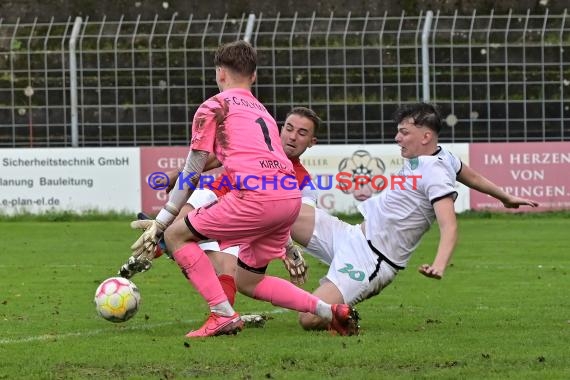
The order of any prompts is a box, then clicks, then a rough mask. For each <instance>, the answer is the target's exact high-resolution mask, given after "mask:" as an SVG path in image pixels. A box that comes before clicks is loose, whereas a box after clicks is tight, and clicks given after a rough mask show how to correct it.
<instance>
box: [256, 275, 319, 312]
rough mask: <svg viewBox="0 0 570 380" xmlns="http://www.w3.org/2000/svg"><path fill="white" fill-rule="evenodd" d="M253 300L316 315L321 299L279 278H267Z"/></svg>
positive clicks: (258, 287) (262, 281)
mask: <svg viewBox="0 0 570 380" xmlns="http://www.w3.org/2000/svg"><path fill="white" fill-rule="evenodd" d="M253 298H255V299H259V300H263V301H269V302H271V303H272V304H273V305H275V306H281V307H285V308H287V309H292V310H297V311H302V312H310V313H313V314H315V312H316V309H317V302H318V301H319V299H318V298H317V297H315V296H314V295H312V294H311V293H309V292H306V291H304V290H303V289H301V288H298V287H296V286H295V285H293V284H292V283H290V282H289V281H286V280H283V279H281V278H278V277H272V276H265V277H264V278H263V280H261V281H260V282H259V284H257V286H256V287H255V289H254V291H253Z"/></svg>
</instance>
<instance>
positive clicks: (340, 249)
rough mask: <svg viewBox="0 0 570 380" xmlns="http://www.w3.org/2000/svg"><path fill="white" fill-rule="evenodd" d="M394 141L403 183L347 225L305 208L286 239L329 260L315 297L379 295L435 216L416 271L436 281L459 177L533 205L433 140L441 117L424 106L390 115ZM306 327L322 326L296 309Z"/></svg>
mask: <svg viewBox="0 0 570 380" xmlns="http://www.w3.org/2000/svg"><path fill="white" fill-rule="evenodd" d="M394 120H395V122H396V124H397V125H398V131H397V134H396V138H395V140H396V143H397V144H398V145H399V146H400V147H401V155H402V157H403V158H405V163H404V166H403V167H402V169H401V170H400V172H399V173H398V175H399V177H398V179H399V181H400V182H401V185H399V184H396V185H394V186H393V189H392V186H388V187H387V188H386V189H385V190H384V191H383V192H382V193H380V194H379V195H378V196H375V197H372V198H370V199H368V200H366V201H364V202H362V203H361V204H360V205H359V207H358V208H359V211H360V213H361V214H362V215H363V217H364V221H363V222H362V224H360V225H351V224H348V223H346V222H343V221H341V220H339V219H338V218H336V217H334V216H331V215H329V214H328V213H326V212H325V211H323V210H320V209H315V208H312V207H305V206H303V207H302V209H301V212H300V214H299V217H298V218H297V220H296V222H295V223H294V225H293V226H292V230H291V236H292V237H293V239H294V240H295V241H297V242H298V243H299V244H301V245H303V246H305V247H306V249H307V251H308V253H309V254H311V255H312V256H314V257H316V258H318V259H320V260H321V261H323V262H324V263H326V264H328V265H330V268H329V270H328V272H327V274H326V276H325V277H324V278H323V279H321V283H320V286H319V287H318V288H317V289H316V290H315V291H314V292H313V294H314V295H316V296H317V297H319V298H320V299H322V300H323V301H325V302H328V303H347V304H349V305H355V304H356V303H358V302H361V301H363V300H365V299H367V298H369V297H372V296H374V295H376V294H378V293H379V292H380V291H381V290H382V289H383V288H384V287H386V286H387V285H388V284H390V283H391V282H392V280H393V279H394V277H395V276H396V274H397V273H398V271H400V270H402V269H404V268H405V267H406V265H407V263H408V261H409V259H410V256H411V254H412V252H413V251H414V250H415V249H416V248H417V246H418V244H419V242H420V240H421V238H422V236H423V235H424V233H425V232H426V231H427V230H428V229H429V228H430V226H431V224H432V223H433V222H434V220H436V219H437V221H438V225H439V230H440V239H439V245H438V248H437V253H436V256H435V259H434V261H433V262H432V264H423V265H421V266H420V267H419V272H420V273H421V274H423V275H424V276H426V277H430V278H435V279H441V278H442V277H443V274H444V271H445V268H446V267H447V264H448V263H449V260H450V259H451V256H452V254H453V250H454V248H455V244H456V240H457V221H456V217H455V209H454V201H455V199H456V198H457V192H456V190H455V183H456V179H457V180H459V181H460V182H462V183H464V184H465V185H467V186H469V187H471V188H474V189H476V190H478V191H481V192H483V193H486V194H489V195H491V196H493V197H495V198H497V199H498V200H500V201H501V202H502V203H503V204H504V205H505V207H508V208H518V207H519V206H521V205H528V206H531V207H536V206H538V203H536V202H534V201H532V200H528V199H523V198H518V197H514V196H511V195H509V194H507V193H505V192H504V191H502V190H501V189H500V188H499V187H498V186H496V185H495V184H493V183H492V182H490V181H489V180H487V179H486V178H484V177H483V176H481V175H480V174H478V173H477V172H475V171H474V170H473V169H471V168H469V167H468V166H467V165H465V164H463V163H462V162H461V161H460V160H459V159H458V158H457V157H455V156H454V155H453V154H452V153H451V152H449V151H447V150H446V149H444V148H442V147H441V146H439V145H438V134H439V132H440V130H441V127H442V121H441V117H440V114H439V112H438V110H437V109H436V108H435V107H434V106H432V105H430V104H426V103H419V104H414V105H409V106H403V107H401V108H400V109H399V110H398V111H397V112H396V114H395V116H394ZM299 322H300V324H301V326H302V327H303V328H305V329H325V328H327V325H328V324H327V323H326V322H325V321H323V320H322V319H321V318H319V317H318V316H316V315H313V314H310V313H300V317H299Z"/></svg>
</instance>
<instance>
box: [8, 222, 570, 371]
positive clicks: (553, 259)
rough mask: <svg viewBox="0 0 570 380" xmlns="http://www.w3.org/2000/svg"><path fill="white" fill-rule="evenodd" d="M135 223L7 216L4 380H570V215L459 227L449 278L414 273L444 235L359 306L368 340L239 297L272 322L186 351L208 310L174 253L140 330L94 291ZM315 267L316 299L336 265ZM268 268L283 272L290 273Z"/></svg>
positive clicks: (146, 285) (153, 283)
mask: <svg viewBox="0 0 570 380" xmlns="http://www.w3.org/2000/svg"><path fill="white" fill-rule="evenodd" d="M55 219H57V218H55ZM128 222H129V219H128V218H126V217H120V216H114V217H110V218H109V219H108V220H106V219H105V218H104V217H101V218H87V219H80V218H60V219H59V220H56V221H50V220H42V219H41V218H39V219H38V218H22V219H16V220H14V219H9V218H5V219H2V220H1V221H0V229H1V231H2V235H1V236H2V238H1V239H0V258H1V260H0V379H19V378H22V379H87V378H89V379H111V378H117V379H146V378H148V379H184V378H198V379H199V378H219V379H267V378H268V379H324V378H338V379H380V378H386V379H397V378H435V377H437V378H450V379H459V378H477V379H489V378H494V379H505V378H513V379H533V378H534V379H568V378H570V303H569V300H570V298H569V291H570V288H569V284H570V275H569V274H568V272H569V271H570V254H569V251H568V242H569V241H570V240H569V238H568V233H569V231H570V229H569V226H570V218H569V217H568V215H567V214H553V215H537V216H518V215H510V216H495V215H483V216H481V215H467V216H460V218H459V229H460V239H459V243H458V247H457V249H456V252H455V255H454V257H453V259H452V264H451V266H450V268H449V269H448V270H447V272H446V275H445V278H444V279H443V280H441V281H436V280H433V279H428V278H425V277H423V276H421V275H420V274H419V273H417V271H416V268H417V267H418V266H419V265H420V264H422V263H424V262H426V263H430V262H431V260H432V259H433V257H434V254H435V249H436V245H437V239H438V236H439V234H438V229H437V226H434V227H433V228H432V230H431V231H430V232H429V233H428V234H427V235H426V236H425V237H424V240H423V242H422V243H421V245H420V247H419V249H418V250H417V251H416V252H415V254H414V255H413V257H412V260H411V262H410V264H409V266H408V269H406V270H405V271H402V272H401V273H399V274H398V276H397V277H396V279H395V280H394V282H393V283H392V285H390V286H389V287H388V288H387V289H385V290H384V291H383V292H382V293H381V294H380V295H378V296H377V297H374V298H372V299H370V300H368V301H366V302H364V303H362V304H360V305H358V310H359V312H360V315H361V317H362V321H361V326H362V333H361V335H360V336H357V337H336V336H331V335H329V334H328V333H326V332H305V331H303V330H302V329H301V328H300V327H299V326H298V324H297V316H296V313H294V312H291V311H286V310H282V309H279V308H276V307H274V306H272V305H270V304H268V303H263V302H259V301H255V300H251V299H248V298H246V297H244V296H241V295H238V297H237V303H236V309H237V310H238V311H240V312H242V313H265V314H267V315H268V316H269V318H270V319H269V320H268V321H267V323H266V325H265V327H264V328H250V329H245V330H244V331H243V332H241V333H240V334H239V335H237V336H222V337H216V338H210V339H204V340H198V341H191V342H190V343H189V344H188V343H187V344H185V339H184V335H185V334H186V332H187V331H189V330H191V329H193V328H196V327H198V326H200V324H201V323H202V322H203V320H204V319H205V317H206V313H207V307H206V304H205V302H204V301H203V300H202V299H201V298H200V297H199V296H198V295H197V293H196V292H195V291H194V290H193V289H192V288H191V287H190V285H189V284H188V283H187V282H186V280H185V278H184V277H183V276H182V275H181V273H180V270H179V269H178V267H177V266H176V265H175V264H174V263H173V262H172V261H169V260H167V259H165V258H160V259H158V260H157V261H156V262H155V265H154V268H153V269H151V270H150V271H149V272H147V273H144V274H139V275H137V276H135V277H134V278H133V280H134V282H135V283H136V284H137V286H138V287H139V289H140V291H141V294H142V305H141V307H140V310H139V313H138V314H137V315H136V316H135V317H134V318H133V319H131V320H130V321H128V322H126V323H123V324H113V323H110V322H107V321H105V320H103V319H102V318H100V317H98V316H97V314H96V312H95V309H94V305H93V302H92V300H93V294H94V291H95V288H96V287H97V285H98V284H99V283H100V282H101V281H102V280H103V279H105V278H107V277H111V276H113V275H115V273H116V270H117V269H118V267H119V266H120V265H121V264H122V263H123V261H124V260H125V259H126V258H127V257H128V255H129V246H130V244H131V243H132V242H133V241H134V240H135V239H136V237H137V235H138V233H137V232H135V231H132V230H130V228H129V226H128ZM310 264H311V268H310V281H309V283H308V284H306V286H305V288H306V289H309V290H313V289H314V288H315V287H316V285H317V282H318V279H319V278H320V277H321V276H322V275H323V274H324V273H325V269H326V268H325V266H324V265H321V264H320V263H317V262H316V261H314V260H311V261H310ZM270 272H271V273H272V274H277V275H280V276H283V277H286V273H285V271H284V269H283V268H282V265H281V264H280V263H273V264H272V265H271V267H270Z"/></svg>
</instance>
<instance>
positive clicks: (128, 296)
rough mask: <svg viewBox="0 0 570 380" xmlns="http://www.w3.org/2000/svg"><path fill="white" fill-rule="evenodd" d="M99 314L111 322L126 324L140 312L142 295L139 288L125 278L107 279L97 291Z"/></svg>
mask: <svg viewBox="0 0 570 380" xmlns="http://www.w3.org/2000/svg"><path fill="white" fill-rule="evenodd" d="M94 301H95V307H96V308H97V313H98V314H99V315H100V316H102V317H103V318H105V319H106V320H108V321H111V322H116V323H118V322H125V321H128V320H129V319H131V318H132V317H133V316H134V315H135V314H136V313H137V311H138V310H139V303H140V302H141V295H140V292H139V289H138V288H137V286H136V285H135V284H134V283H133V282H132V281H129V280H127V279H126V278H123V277H111V278H108V279H106V280H105V281H103V282H102V283H101V285H99V287H97V290H96V291H95V300H94Z"/></svg>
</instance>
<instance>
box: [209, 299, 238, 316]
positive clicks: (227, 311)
mask: <svg viewBox="0 0 570 380" xmlns="http://www.w3.org/2000/svg"><path fill="white" fill-rule="evenodd" d="M210 310H212V312H213V313H216V314H219V315H223V316H224V317H231V316H232V315H234V314H235V310H234V308H233V307H232V305H230V303H229V301H224V302H222V303H219V304H217V305H214V306H212V307H211V308H210Z"/></svg>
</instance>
